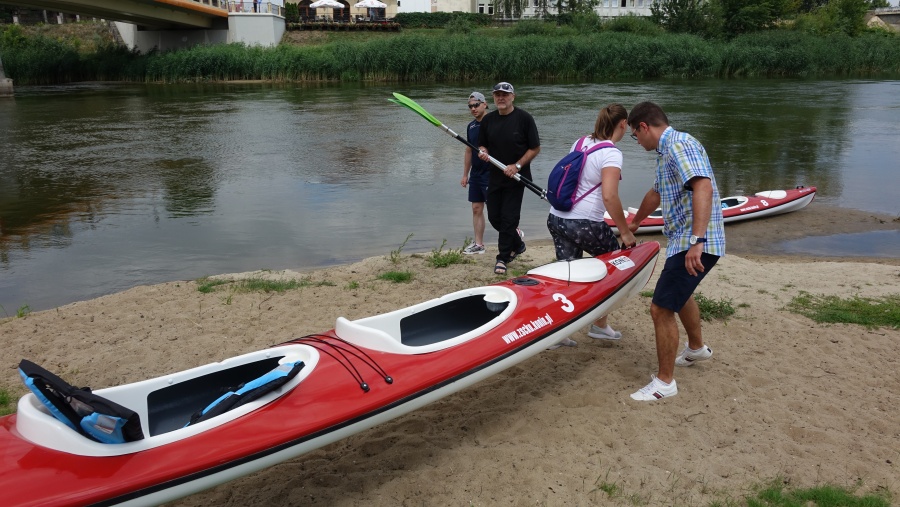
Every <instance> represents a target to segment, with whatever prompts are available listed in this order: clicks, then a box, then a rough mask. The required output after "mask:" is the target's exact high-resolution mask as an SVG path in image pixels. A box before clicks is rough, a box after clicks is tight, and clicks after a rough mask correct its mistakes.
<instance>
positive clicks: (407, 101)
mask: <svg viewBox="0 0 900 507" xmlns="http://www.w3.org/2000/svg"><path fill="white" fill-rule="evenodd" d="M394 99H396V100H394ZM394 99H388V100H390V101H391V102H393V103H394V104H400V105H401V106H406V107H408V108H410V109H412V110H413V111H415V112H417V113H419V115H420V116H421V117H422V118H425V119H426V120H428V121H429V122H430V123H431V124H432V125H435V126H437V127H440V126H441V122H440V121H438V119H437V118H435V117H434V116H431V114H430V113H429V112H428V111H426V110H425V109H424V108H423V107H422V106H420V105H419V104H416V101H414V100H413V99H411V98H409V97H407V96H405V95H401V94H399V93H397V92H394Z"/></svg>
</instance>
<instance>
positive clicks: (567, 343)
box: [547, 337, 578, 350]
mask: <svg viewBox="0 0 900 507" xmlns="http://www.w3.org/2000/svg"><path fill="white" fill-rule="evenodd" d="M577 346H578V342H576V341H575V340H573V339H571V338H569V337H565V338H563V339H562V341H561V342H559V343H557V344H556V345H550V346H549V347H547V350H554V349H558V348H560V347H577Z"/></svg>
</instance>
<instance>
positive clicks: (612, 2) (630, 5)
mask: <svg viewBox="0 0 900 507" xmlns="http://www.w3.org/2000/svg"><path fill="white" fill-rule="evenodd" d="M389 1H394V0H389ZM396 1H397V5H398V6H397V12H477V13H480V14H489V15H492V16H493V15H494V2H493V1H491V0H396ZM526 1H527V3H528V4H527V6H526V7H525V9H524V10H523V11H522V17H523V18H533V17H536V16H539V15H540V13H541V11H540V9H539V8H538V7H537V0H526ZM547 3H548V5H547V10H548V12H549V13H550V14H556V8H555V7H554V4H555V2H554V1H553V0H548V2H547ZM652 4H653V0H600V4H599V5H598V6H597V8H596V9H594V10H595V12H596V13H597V15H598V16H600V17H602V18H613V17H616V16H625V15H627V14H632V15H636V16H649V15H650V6H651V5H652Z"/></svg>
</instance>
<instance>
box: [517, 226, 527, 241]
mask: <svg viewBox="0 0 900 507" xmlns="http://www.w3.org/2000/svg"><path fill="white" fill-rule="evenodd" d="M516 232H517V233H518V234H519V239H525V233H524V232H522V229H519V228H518V227H516Z"/></svg>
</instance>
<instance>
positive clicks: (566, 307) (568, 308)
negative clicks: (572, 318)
mask: <svg viewBox="0 0 900 507" xmlns="http://www.w3.org/2000/svg"><path fill="white" fill-rule="evenodd" d="M553 300H554V301H562V307H561V308H562V309H563V311H564V312H566V313H572V312H574V311H575V305H573V304H572V302H571V301H569V300H568V299H566V296H563V295H562V294H560V293H559V292H557V293H556V294H554V295H553Z"/></svg>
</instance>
